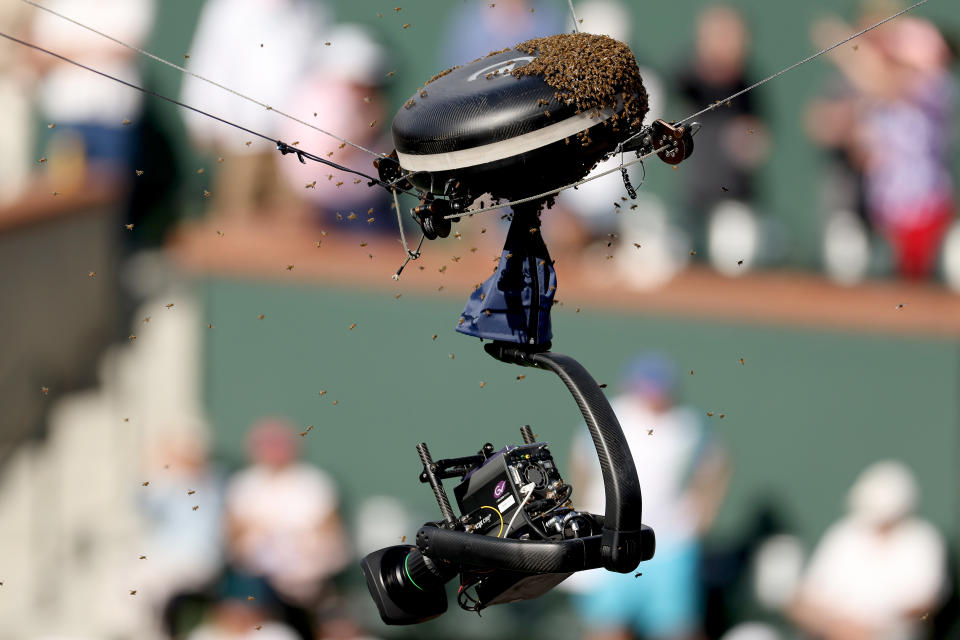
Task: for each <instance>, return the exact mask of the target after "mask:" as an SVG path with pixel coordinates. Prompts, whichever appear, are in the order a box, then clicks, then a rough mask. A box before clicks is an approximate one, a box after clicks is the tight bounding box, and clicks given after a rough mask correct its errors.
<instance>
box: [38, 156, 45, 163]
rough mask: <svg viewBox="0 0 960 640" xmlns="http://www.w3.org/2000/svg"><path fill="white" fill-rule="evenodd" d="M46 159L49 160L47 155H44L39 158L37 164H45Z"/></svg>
mask: <svg viewBox="0 0 960 640" xmlns="http://www.w3.org/2000/svg"><path fill="white" fill-rule="evenodd" d="M46 161H47V156H43V157H42V158H40V159H39V160H37V164H44V163H45V162H46Z"/></svg>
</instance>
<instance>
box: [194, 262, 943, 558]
mask: <svg viewBox="0 0 960 640" xmlns="http://www.w3.org/2000/svg"><path fill="white" fill-rule="evenodd" d="M198 286H199V287H200V289H201V291H202V292H203V296H204V299H205V307H206V321H208V322H212V323H213V324H214V325H215V329H213V330H211V331H208V332H207V333H206V336H207V343H206V357H205V362H206V371H207V373H206V381H207V388H206V397H207V399H208V403H209V404H208V406H209V409H210V414H211V417H212V419H213V423H214V425H215V429H216V440H215V447H216V451H217V453H219V454H221V455H222V456H224V457H225V458H226V459H227V460H229V461H230V462H233V463H239V462H241V461H242V459H243V455H244V454H243V437H242V436H243V433H244V431H245V429H246V428H247V426H248V425H249V423H250V422H251V420H253V419H255V418H257V417H259V416H263V415H275V414H279V415H286V416H289V417H290V418H291V419H293V420H294V421H295V422H296V423H297V424H298V425H302V426H304V427H305V426H306V425H308V424H312V425H315V429H314V430H313V431H311V432H310V433H309V434H308V436H307V437H306V438H305V439H304V442H305V444H306V447H307V452H308V455H309V457H310V459H311V460H314V461H316V462H317V463H318V464H320V465H322V466H323V467H325V468H327V469H329V470H330V471H331V472H333V473H334V474H335V475H336V477H337V478H338V479H339V480H340V482H341V483H342V484H343V490H344V493H345V496H346V503H347V505H348V506H349V505H354V504H356V503H357V501H358V500H359V499H361V498H363V497H364V496H368V495H372V494H375V493H380V494H387V495H392V496H395V497H397V498H398V499H400V500H402V501H403V502H404V503H406V504H410V505H416V506H417V507H418V508H420V509H421V512H420V514H418V517H424V518H426V517H429V518H436V517H438V514H437V510H436V506H435V504H434V503H433V502H432V500H433V498H432V495H431V493H430V491H429V489H428V488H427V487H426V486H421V485H420V484H419V483H418V482H417V481H416V475H417V474H418V473H419V463H418V460H417V457H416V452H415V450H414V445H415V444H416V443H417V442H420V441H426V442H427V443H428V444H429V445H430V447H431V450H432V451H433V453H434V456H435V457H438V458H439V457H449V456H457V455H466V454H469V453H473V452H474V451H476V450H477V449H478V448H479V447H480V445H482V444H483V443H484V442H486V441H491V442H493V443H494V444H497V445H502V444H508V443H515V442H518V441H519V439H520V438H519V432H518V428H519V426H520V425H522V424H526V423H529V424H531V425H533V427H534V430H535V431H536V432H537V433H538V434H540V436H541V438H542V439H544V440H546V441H548V442H551V443H553V444H554V447H553V449H554V452H555V454H556V455H557V457H558V462H559V464H561V469H563V468H564V467H565V466H566V462H567V458H568V453H569V452H568V448H569V446H570V445H569V443H570V442H571V440H572V437H573V430H574V429H575V428H577V424H578V420H579V414H578V413H577V409H576V406H575V405H574V403H573V401H572V399H571V398H570V397H569V395H568V394H567V393H566V391H565V389H564V388H563V386H562V385H561V383H560V382H559V380H557V379H556V378H554V377H553V376H551V375H549V374H548V373H546V372H542V371H537V370H524V371H521V370H520V369H519V368H516V367H510V366H507V365H504V364H501V363H499V362H497V361H495V360H493V359H492V358H490V357H489V356H487V355H486V354H485V353H484V351H483V349H482V348H481V346H480V344H479V343H478V342H477V341H476V340H474V339H470V338H467V337H465V336H461V335H459V334H456V333H455V332H454V331H453V325H454V322H455V318H456V317H457V315H458V313H459V311H460V310H461V309H462V301H461V300H460V299H459V298H456V297H449V298H440V297H417V296H415V295H411V294H404V296H403V297H402V298H400V299H399V300H395V299H394V298H393V295H392V293H390V292H388V291H383V292H378V293H371V292H351V291H345V290H339V289H335V288H333V287H328V286H289V285H278V284H273V283H271V284H252V283H249V282H239V281H230V280H219V279H217V280H210V281H206V282H203V283H201V284H199V285H198ZM261 313H263V314H265V318H264V319H263V320H258V319H257V315H258V314H261ZM351 323H357V327H356V328H355V329H353V330H350V329H348V327H349V325H350V324H351ZM554 325H555V327H554V333H555V340H554V344H555V346H556V349H557V350H558V351H560V352H562V353H568V354H570V355H573V356H574V357H576V358H578V359H579V360H580V361H581V362H582V363H583V364H584V365H585V366H586V367H587V368H588V369H589V370H590V371H591V372H592V373H593V375H594V377H596V378H597V380H598V381H600V382H607V383H609V384H610V391H611V392H613V391H614V390H615V387H616V381H617V376H618V374H619V372H620V371H621V369H622V367H623V366H624V364H625V363H626V361H627V360H628V359H629V358H630V357H631V356H632V355H634V354H635V353H636V352H638V351H640V350H645V349H657V350H661V351H664V352H666V353H668V354H670V355H671V356H673V357H674V358H675V359H676V360H677V362H678V363H679V366H680V368H681V370H682V371H684V372H686V373H685V374H684V376H683V378H684V380H683V391H682V395H683V397H684V399H685V400H686V401H687V402H689V403H692V404H693V405H695V406H697V407H700V408H701V409H702V410H703V411H713V412H714V414H715V416H714V417H713V418H712V419H711V420H709V421H708V425H709V427H710V428H711V429H713V430H714V431H715V433H716V434H717V435H718V436H719V438H720V439H721V440H722V441H723V442H724V443H725V445H726V446H727V448H728V449H729V451H730V453H731V455H732V457H733V460H734V464H735V466H736V472H735V476H734V480H733V484H732V487H731V492H730V495H729V499H728V501H727V503H726V505H725V506H724V509H723V511H722V514H721V517H720V520H719V522H718V525H717V528H716V531H715V532H714V535H715V536H717V537H718V538H720V539H727V538H729V537H730V536H736V535H737V534H738V533H740V532H741V529H742V528H743V527H744V526H746V523H747V522H748V521H749V519H750V516H751V515H752V514H753V509H755V508H756V506H757V503H758V500H760V499H763V498H767V499H770V500H772V501H773V502H774V503H775V504H777V505H778V506H779V507H780V508H781V510H782V515H783V516H785V517H786V518H787V519H788V522H789V523H790V524H791V525H793V526H794V527H795V529H796V532H797V533H798V534H800V535H801V536H802V537H803V538H804V539H805V540H806V541H807V542H810V543H812V542H813V541H814V540H815V539H816V537H817V536H819V534H820V533H822V531H823V529H824V528H825V527H826V526H827V525H828V524H829V523H830V522H831V521H833V520H834V519H835V518H836V517H837V516H838V515H839V514H840V513H841V509H842V497H843V494H844V492H845V491H846V489H847V488H848V487H849V485H850V483H851V482H852V480H853V479H854V477H855V476H856V474H857V473H858V472H859V471H860V470H861V469H862V468H863V467H864V466H866V465H867V464H868V463H870V462H872V461H874V460H877V459H879V458H882V457H897V458H900V459H902V460H904V461H905V462H906V463H908V464H909V465H910V466H911V467H913V468H914V469H915V470H916V472H917V474H918V476H919V480H920V483H921V486H922V508H921V510H922V513H923V514H925V515H926V516H928V517H930V518H931V519H932V520H933V521H934V522H935V523H936V524H938V525H939V526H941V527H942V528H943V529H944V530H945V531H947V532H949V533H950V534H952V535H956V534H957V533H960V522H958V517H957V516H958V513H957V508H958V505H957V495H958V494H957V490H956V489H957V486H958V477H957V471H956V470H957V468H958V452H960V446H958V445H960V442H958V437H960V436H958V428H960V415H958V395H957V390H958V389H960V349H958V344H957V343H956V342H953V341H945V340H942V341H936V340H920V339H907V338H890V337H885V336H871V335H866V334H864V335H857V334H842V333H826V332H815V331H809V330H792V329H786V328H769V327H752V326H749V325H732V324H725V323H721V322H713V321H710V320H709V319H698V320H693V319H681V318H671V317H655V316H646V315H623V314H614V313H600V312H590V311H584V312H582V313H579V314H576V313H573V312H572V311H568V310H565V309H563V308H559V309H558V310H557V311H556V312H555V314H554ZM433 334H438V338H437V340H436V341H434V340H432V339H431V336H432V335H433ZM451 353H453V354H454V356H455V358H453V359H451V358H450V354H451ZM740 358H744V362H745V364H744V365H740V364H739V359H740ZM690 369H693V370H694V372H695V373H694V375H693V376H690V375H689V370H690ZM520 373H525V374H526V376H527V377H526V379H524V380H522V381H517V380H516V376H517V375H518V374H520ZM481 381H485V382H486V383H487V384H486V387H485V388H483V389H481V388H480V382H481ZM321 390H326V391H327V394H326V396H320V395H319V392H320V391H321ZM333 400H337V401H338V404H337V405H333V403H332V401H333ZM721 412H722V413H724V414H725V415H726V417H725V418H724V419H723V420H720V419H719V418H718V417H717V414H719V413H721Z"/></svg>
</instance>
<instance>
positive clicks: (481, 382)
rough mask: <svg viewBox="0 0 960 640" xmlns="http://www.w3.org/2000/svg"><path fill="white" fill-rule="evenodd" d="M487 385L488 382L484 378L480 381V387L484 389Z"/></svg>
mask: <svg viewBox="0 0 960 640" xmlns="http://www.w3.org/2000/svg"><path fill="white" fill-rule="evenodd" d="M485 386H487V383H486V382H484V381H483V380H481V381H480V388H481V389H483V388H484V387H485Z"/></svg>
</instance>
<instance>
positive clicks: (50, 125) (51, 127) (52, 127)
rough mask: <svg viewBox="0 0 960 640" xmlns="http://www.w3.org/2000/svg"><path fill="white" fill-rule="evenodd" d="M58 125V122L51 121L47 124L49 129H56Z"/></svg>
mask: <svg viewBox="0 0 960 640" xmlns="http://www.w3.org/2000/svg"><path fill="white" fill-rule="evenodd" d="M56 126H57V123H56V122H51V123H50V124H48V125H47V129H54V128H56Z"/></svg>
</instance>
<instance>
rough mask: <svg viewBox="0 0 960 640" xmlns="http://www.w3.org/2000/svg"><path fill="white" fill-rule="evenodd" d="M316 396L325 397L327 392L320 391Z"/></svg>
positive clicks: (324, 390)
mask: <svg viewBox="0 0 960 640" xmlns="http://www.w3.org/2000/svg"><path fill="white" fill-rule="evenodd" d="M317 395H319V396H325V395H327V390H326V389H320V392H319V393H318V394H317Z"/></svg>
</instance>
